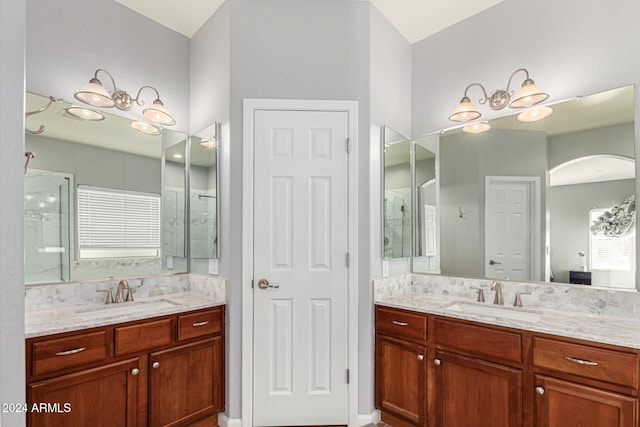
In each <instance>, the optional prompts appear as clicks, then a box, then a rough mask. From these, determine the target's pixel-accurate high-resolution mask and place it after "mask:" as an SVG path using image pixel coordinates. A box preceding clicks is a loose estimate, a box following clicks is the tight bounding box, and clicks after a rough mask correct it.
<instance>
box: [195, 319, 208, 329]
mask: <svg viewBox="0 0 640 427" xmlns="http://www.w3.org/2000/svg"><path fill="white" fill-rule="evenodd" d="M208 324H209V321H208V320H205V321H204V322H196V323H194V324H193V326H195V327H196V328H197V327H198V326H204V325H208Z"/></svg>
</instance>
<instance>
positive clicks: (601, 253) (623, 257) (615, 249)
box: [589, 209, 636, 271]
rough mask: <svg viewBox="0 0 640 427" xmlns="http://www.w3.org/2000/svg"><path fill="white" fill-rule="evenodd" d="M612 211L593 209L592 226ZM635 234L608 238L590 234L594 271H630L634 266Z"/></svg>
mask: <svg viewBox="0 0 640 427" xmlns="http://www.w3.org/2000/svg"><path fill="white" fill-rule="evenodd" d="M607 210H610V209H591V210H590V211H589V217H590V218H589V219H590V221H591V222H590V225H591V224H593V221H595V220H596V219H597V218H598V217H599V216H600V215H602V214H603V213H604V212H605V211H607ZM635 242H636V238H635V233H629V234H628V235H626V236H622V237H608V236H605V235H603V234H596V235H594V234H593V233H591V232H589V245H590V249H591V251H590V252H591V269H592V270H623V271H629V270H631V266H632V259H631V257H632V255H633V253H634V252H633V247H632V246H633V245H635Z"/></svg>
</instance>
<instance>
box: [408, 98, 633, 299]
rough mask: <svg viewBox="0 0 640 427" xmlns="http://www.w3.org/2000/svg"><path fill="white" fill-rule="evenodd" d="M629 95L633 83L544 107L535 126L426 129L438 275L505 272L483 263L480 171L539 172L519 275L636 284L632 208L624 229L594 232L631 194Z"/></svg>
mask: <svg viewBox="0 0 640 427" xmlns="http://www.w3.org/2000/svg"><path fill="white" fill-rule="evenodd" d="M635 91H636V89H635V87H634V86H632V85H631V86H625V87H621V88H617V89H612V90H608V91H605V92H601V93H597V94H593V95H588V96H582V97H576V98H573V99H569V100H566V101H562V102H557V103H554V104H549V105H547V106H544V107H547V108H548V107H550V108H551V110H552V111H551V112H552V114H551V115H550V116H549V117H547V118H545V119H542V120H539V121H535V122H528V121H526V120H527V119H526V117H525V118H523V117H522V116H521V117H520V119H519V118H518V114H511V115H508V116H504V117H500V118H497V119H493V120H490V121H489V124H490V130H488V131H487V132H484V133H478V134H471V133H465V132H463V131H462V129H461V128H456V129H449V130H446V131H442V132H438V133H434V134H432V135H429V136H431V137H434V138H438V139H439V144H438V146H439V150H440V151H439V157H438V160H439V165H440V170H439V171H440V172H439V173H440V175H439V178H440V181H439V191H440V199H439V209H440V223H439V225H440V233H441V240H440V242H441V257H440V263H441V271H442V273H443V274H446V275H451V276H461V277H489V278H500V279H505V278H506V277H505V274H501V273H500V272H499V271H497V270H496V269H490V268H488V267H490V266H489V265H488V263H489V262H490V261H491V260H492V259H493V258H491V257H490V256H488V255H489V254H488V253H487V252H486V250H485V244H486V240H487V239H486V231H485V225H486V223H487V218H486V216H487V214H486V213H485V205H486V200H485V197H486V191H487V189H486V188H485V185H486V184H485V182H486V177H488V176H491V177H502V178H503V179H507V178H512V177H518V178H519V179H524V178H523V177H528V179H531V178H536V177H537V178H538V179H539V181H540V206H539V208H538V209H537V212H539V217H540V219H539V221H538V222H537V224H539V231H538V232H535V231H534V232H529V233H528V235H527V236H522V237H523V239H525V238H526V239H525V240H528V241H529V245H530V250H531V251H532V259H534V268H533V271H532V273H531V275H530V277H529V278H523V279H524V280H543V281H546V282H559V283H570V282H571V281H573V279H572V278H571V277H574V278H575V277H579V278H580V280H584V277H585V276H587V275H588V276H589V278H590V282H591V285H593V286H599V287H612V288H627V289H635V288H636V233H635V207H634V206H633V205H631V207H630V208H628V210H629V211H630V212H629V216H630V217H631V216H633V219H632V222H633V225H632V226H631V227H630V228H629V230H627V231H625V233H624V235H622V236H614V237H609V236H605V235H604V234H603V233H602V232H601V231H597V232H595V233H594V232H592V230H591V226H592V225H593V221H594V220H596V219H598V218H599V216H600V215H602V214H603V213H605V212H609V215H613V213H614V212H618V211H619V209H618V208H620V207H623V206H627V205H628V200H629V198H630V197H631V196H635V194H636V183H635V144H636V142H635V123H634V122H635V113H634V94H635ZM531 110H534V109H531ZM527 111H530V110H525V113H526V112H527ZM518 113H519V112H518ZM419 139H420V138H418V140H419ZM632 202H633V201H632ZM625 209H627V208H625ZM534 222H535V220H534ZM580 254H582V255H580ZM536 258H537V259H538V260H539V261H538V265H539V266H538V267H535V259H536ZM493 260H494V262H499V260H497V259H493ZM414 266H418V267H419V263H415V262H414ZM494 266H495V264H494ZM498 266H499V265H498ZM494 270H496V271H494ZM414 271H421V270H419V269H418V268H414ZM422 271H424V270H422ZM576 273H578V274H576ZM536 275H537V276H536ZM506 276H507V277H509V278H510V279H514V280H516V279H518V278H517V277H512V275H511V274H509V275H506ZM575 283H576V284H579V283H580V282H578V281H576V282H575ZM582 283H584V282H582Z"/></svg>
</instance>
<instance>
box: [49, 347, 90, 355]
mask: <svg viewBox="0 0 640 427" xmlns="http://www.w3.org/2000/svg"><path fill="white" fill-rule="evenodd" d="M85 350H86V348H84V347H79V348H74V349H71V350H67V351H59V352H57V353H56V356H68V355H70V354H76V353H80V352H81V351H85Z"/></svg>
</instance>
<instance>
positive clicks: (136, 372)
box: [131, 368, 140, 375]
mask: <svg viewBox="0 0 640 427" xmlns="http://www.w3.org/2000/svg"><path fill="white" fill-rule="evenodd" d="M139 373H140V370H139V369H138V368H133V369H132V370H131V375H138V374H139Z"/></svg>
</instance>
